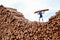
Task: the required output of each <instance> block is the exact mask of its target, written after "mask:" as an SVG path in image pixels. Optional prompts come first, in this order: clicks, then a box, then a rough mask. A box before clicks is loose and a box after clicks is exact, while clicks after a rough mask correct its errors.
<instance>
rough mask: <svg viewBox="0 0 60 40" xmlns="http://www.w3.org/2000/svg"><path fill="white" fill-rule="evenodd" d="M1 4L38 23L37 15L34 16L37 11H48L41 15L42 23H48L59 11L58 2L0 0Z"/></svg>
mask: <svg viewBox="0 0 60 40" xmlns="http://www.w3.org/2000/svg"><path fill="white" fill-rule="evenodd" d="M1 4H2V5H4V6H6V7H11V8H15V9H17V11H19V12H21V13H23V15H24V16H25V18H26V19H29V20H30V21H39V20H38V19H39V15H38V14H34V12H35V11H37V10H41V9H46V8H47V9H49V11H47V12H45V14H43V19H44V22H46V21H48V20H49V18H50V17H51V16H54V15H55V12H57V11H58V10H60V5H59V4H60V0H0V5H1Z"/></svg>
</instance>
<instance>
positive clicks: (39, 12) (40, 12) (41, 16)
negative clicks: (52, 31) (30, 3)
mask: <svg viewBox="0 0 60 40" xmlns="http://www.w3.org/2000/svg"><path fill="white" fill-rule="evenodd" d="M48 10H49V9H44V10H39V11H36V12H35V13H38V14H39V15H40V17H39V22H40V19H41V18H42V21H43V15H42V14H43V13H45V11H48Z"/></svg>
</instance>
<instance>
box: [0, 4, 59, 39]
mask: <svg viewBox="0 0 60 40" xmlns="http://www.w3.org/2000/svg"><path fill="white" fill-rule="evenodd" d="M0 40H60V11H59V12H57V13H56V16H53V17H51V18H50V19H49V21H48V22H46V23H38V22H36V21H34V22H31V21H29V20H28V19H26V18H25V17H24V15H23V14H22V13H20V12H18V11H17V10H16V9H13V8H7V7H4V6H3V5H0Z"/></svg>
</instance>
